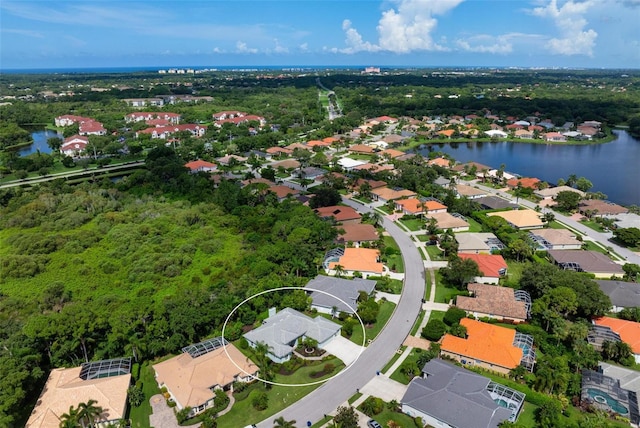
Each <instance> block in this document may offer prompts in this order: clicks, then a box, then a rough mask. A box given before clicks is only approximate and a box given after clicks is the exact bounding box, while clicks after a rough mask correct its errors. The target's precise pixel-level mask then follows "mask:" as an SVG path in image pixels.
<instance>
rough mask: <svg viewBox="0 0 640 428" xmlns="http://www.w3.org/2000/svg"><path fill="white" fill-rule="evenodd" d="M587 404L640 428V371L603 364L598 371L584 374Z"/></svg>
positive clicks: (585, 371)
mask: <svg viewBox="0 0 640 428" xmlns="http://www.w3.org/2000/svg"><path fill="white" fill-rule="evenodd" d="M581 400H582V402H583V403H585V404H588V405H590V406H593V407H595V408H596V409H599V410H601V411H604V412H606V413H607V414H609V413H613V414H616V415H619V416H620V417H622V418H626V419H628V420H629V422H631V424H633V426H636V427H637V426H639V425H640V411H639V410H638V409H640V372H638V371H637V370H631V369H628V368H626V367H620V366H616V365H613V364H609V363H604V362H600V363H598V368H597V370H596V371H593V370H587V369H585V370H583V371H582V394H581Z"/></svg>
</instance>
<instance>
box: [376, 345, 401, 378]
mask: <svg viewBox="0 0 640 428" xmlns="http://www.w3.org/2000/svg"><path fill="white" fill-rule="evenodd" d="M405 349H407V347H406V346H404V345H403V346H401V347H400V350H401V351H402V352H404V350H405ZM400 355H402V353H398V352H396V353H395V354H393V357H391V359H390V360H389V361H388V362H387V364H385V365H384V367H383V368H382V370H381V372H382V373H385V374H386V373H387V370H389V369H390V368H391V366H392V365H393V363H395V362H396V361H398V358H400Z"/></svg>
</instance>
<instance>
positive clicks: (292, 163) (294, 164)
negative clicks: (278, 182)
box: [272, 159, 300, 170]
mask: <svg viewBox="0 0 640 428" xmlns="http://www.w3.org/2000/svg"><path fill="white" fill-rule="evenodd" d="M272 166H273V167H274V168H275V169H279V168H284V169H285V170H294V169H297V168H300V162H298V161H297V160H295V159H284V160H281V161H280V162H276V163H274V164H273V165H272Z"/></svg>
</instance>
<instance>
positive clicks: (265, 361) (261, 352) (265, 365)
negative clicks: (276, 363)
mask: <svg viewBox="0 0 640 428" xmlns="http://www.w3.org/2000/svg"><path fill="white" fill-rule="evenodd" d="M272 350H273V347H271V346H269V345H267V344H266V343H264V342H258V343H256V346H255V348H253V351H254V353H255V356H256V365H257V366H258V369H260V378H261V379H262V380H266V381H267V382H271V380H273V376H274V375H273V369H272V368H271V360H270V359H269V357H268V356H267V354H268V353H269V352H271V351H272ZM265 385H266V388H267V389H270V388H271V384H270V383H266V384H265Z"/></svg>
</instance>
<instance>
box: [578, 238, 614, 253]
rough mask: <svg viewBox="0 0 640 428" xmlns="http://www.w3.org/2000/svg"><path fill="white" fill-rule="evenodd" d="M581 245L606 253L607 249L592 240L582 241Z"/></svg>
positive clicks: (590, 249)
mask: <svg viewBox="0 0 640 428" xmlns="http://www.w3.org/2000/svg"><path fill="white" fill-rule="evenodd" d="M582 246H583V248H585V249H586V250H589V251H597V252H599V253H602V254H607V250H605V249H604V248H602V247H601V246H600V245H598V244H596V243H595V242H593V241H583V242H582ZM607 255H608V254H607Z"/></svg>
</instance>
